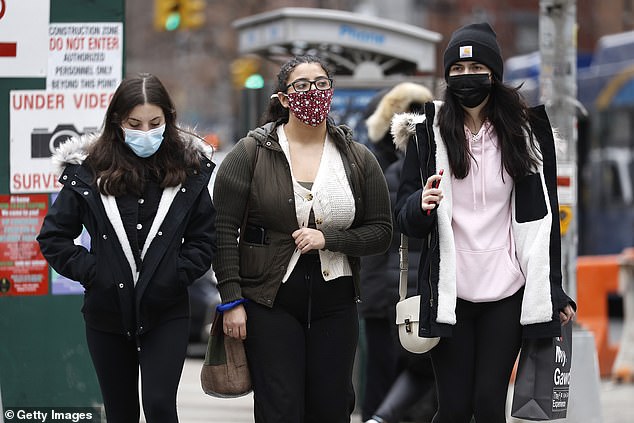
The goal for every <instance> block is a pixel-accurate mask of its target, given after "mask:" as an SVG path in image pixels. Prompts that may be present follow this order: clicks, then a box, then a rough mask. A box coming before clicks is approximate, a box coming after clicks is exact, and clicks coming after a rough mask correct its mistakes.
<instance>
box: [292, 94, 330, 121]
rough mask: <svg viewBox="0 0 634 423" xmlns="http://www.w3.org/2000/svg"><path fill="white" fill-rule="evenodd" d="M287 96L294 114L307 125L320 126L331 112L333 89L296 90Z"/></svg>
mask: <svg viewBox="0 0 634 423" xmlns="http://www.w3.org/2000/svg"><path fill="white" fill-rule="evenodd" d="M286 97H287V98H288V106H289V108H290V109H291V112H292V113H293V115H295V117H296V118H297V119H299V120H301V121H302V122H304V123H305V124H306V125H310V126H318V125H319V124H321V123H322V122H323V121H324V119H326V117H327V116H328V113H330V104H331V103H332V89H330V90H309V91H299V92H298V91H294V92H292V93H288V94H286Z"/></svg>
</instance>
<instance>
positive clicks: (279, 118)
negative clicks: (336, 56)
mask: <svg viewBox="0 0 634 423" xmlns="http://www.w3.org/2000/svg"><path fill="white" fill-rule="evenodd" d="M332 86H333V83H332V76H331V75H330V73H329V71H328V68H327V66H326V65H325V64H324V63H323V62H322V61H321V60H320V59H319V58H317V57H313V56H298V57H295V58H293V59H291V60H290V61H289V62H287V63H286V64H284V65H283V66H282V68H281V70H280V72H279V74H278V77H277V84H276V87H275V89H274V94H273V96H272V98H271V102H270V106H269V111H268V115H267V118H266V122H267V123H266V124H265V125H264V126H261V127H259V128H257V129H254V130H252V131H250V132H249V134H248V135H247V137H246V138H244V139H242V140H240V141H239V142H238V143H237V144H236V145H235V147H234V148H233V149H232V151H231V152H230V153H229V154H228V155H227V157H226V158H225V159H224V160H223V162H222V164H221V166H220V167H219V168H218V175H217V177H216V182H215V185H214V195H213V196H214V203H215V205H216V207H217V210H218V216H217V220H216V226H217V228H218V256H217V257H216V259H215V260H214V270H215V273H216V278H217V279H218V289H219V291H220V294H221V296H222V302H223V304H222V305H221V307H222V309H224V310H225V311H224V315H223V320H224V322H223V327H224V332H225V334H226V335H228V336H232V337H236V338H241V339H245V340H246V341H245V347H246V353H247V358H248V362H249V369H250V371H251V377H252V381H253V389H254V394H255V395H254V400H255V407H254V409H255V421H256V422H258V423H259V422H276V423H284V422H288V423H297V422H329V423H343V422H349V421H350V414H351V412H352V410H353V409H354V392H353V390H352V367H353V362H354V356H355V350H356V346H357V337H358V317H357V307H356V302H357V300H358V298H359V264H360V260H359V258H360V256H363V255H370V254H378V253H381V252H383V251H384V250H385V249H387V247H388V246H389V244H390V240H391V233H392V222H391V216H390V202H389V194H388V190H387V185H386V182H385V179H384V177H383V173H382V172H381V168H380V167H379V165H378V163H377V161H376V159H375V158H374V156H373V154H372V153H371V152H370V151H369V150H368V149H367V148H366V147H365V146H362V145H361V144H359V143H357V142H355V141H353V140H352V134H351V133H350V130H349V129H348V128H347V127H344V126H335V125H334V124H333V122H332V121H330V120H329V119H328V111H329V110H330V101H331V99H332V94H333V92H332ZM238 235H239V239H238Z"/></svg>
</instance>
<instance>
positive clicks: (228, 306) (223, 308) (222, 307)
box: [216, 298, 248, 313]
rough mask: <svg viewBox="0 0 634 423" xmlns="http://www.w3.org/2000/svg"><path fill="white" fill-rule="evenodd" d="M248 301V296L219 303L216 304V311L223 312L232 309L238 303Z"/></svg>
mask: <svg viewBox="0 0 634 423" xmlns="http://www.w3.org/2000/svg"><path fill="white" fill-rule="evenodd" d="M247 301H248V300H247V299H246V298H240V299H239V300H235V301H231V302H228V303H224V304H218V305H217V306H216V311H217V312H219V313H222V312H224V311H227V310H231V309H232V308H234V307H235V306H237V305H240V304H244V303H246V302H247Z"/></svg>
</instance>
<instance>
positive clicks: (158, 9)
mask: <svg viewBox="0 0 634 423" xmlns="http://www.w3.org/2000/svg"><path fill="white" fill-rule="evenodd" d="M205 7H206V3H205V0H154V28H155V29H156V30H157V31H175V30H177V29H185V30H186V29H198V28H200V27H202V26H203V25H204V24H205V20H206V19H205Z"/></svg>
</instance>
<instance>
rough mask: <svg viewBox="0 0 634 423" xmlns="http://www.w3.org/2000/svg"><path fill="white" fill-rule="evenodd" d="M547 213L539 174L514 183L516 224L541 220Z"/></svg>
mask: <svg viewBox="0 0 634 423" xmlns="http://www.w3.org/2000/svg"><path fill="white" fill-rule="evenodd" d="M547 213H548V208H547V207H546V198H545V197H544V188H543V186H542V180H541V177H540V174H539V173H533V174H531V175H526V176H524V177H523V178H521V179H519V180H518V181H516V182H515V220H516V221H517V223H525V222H532V221H535V220H539V219H542V218H543V217H544V216H546V214H547Z"/></svg>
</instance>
